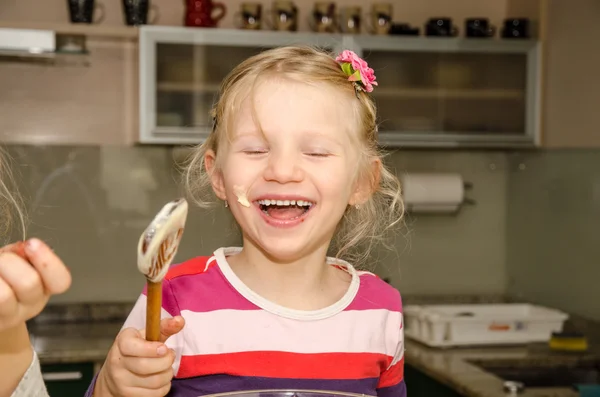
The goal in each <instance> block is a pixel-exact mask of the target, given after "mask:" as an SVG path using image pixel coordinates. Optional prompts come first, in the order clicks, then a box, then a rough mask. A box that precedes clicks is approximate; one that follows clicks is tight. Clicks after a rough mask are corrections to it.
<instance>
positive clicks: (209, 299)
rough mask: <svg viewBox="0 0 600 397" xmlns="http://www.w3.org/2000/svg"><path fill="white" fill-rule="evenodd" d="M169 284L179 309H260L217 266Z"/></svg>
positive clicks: (198, 310) (207, 310)
mask: <svg viewBox="0 0 600 397" xmlns="http://www.w3.org/2000/svg"><path fill="white" fill-rule="evenodd" d="M170 284H171V288H172V289H173V294H174V295H175V296H176V297H177V303H178V305H179V309H180V310H189V311H193V312H210V311H213V310H223V309H236V310H259V309H260V308H259V307H258V306H256V305H255V304H253V303H251V302H249V301H248V300H246V298H244V297H243V296H242V295H240V294H239V293H238V292H237V291H236V290H235V289H234V288H233V286H232V285H231V284H229V282H228V281H227V279H226V278H225V276H224V275H223V273H222V272H221V269H219V267H218V266H211V267H210V268H209V269H208V270H207V271H206V272H204V273H200V274H194V275H190V276H181V277H177V278H175V279H173V280H171V281H170Z"/></svg>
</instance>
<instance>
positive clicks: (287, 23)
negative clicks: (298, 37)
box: [265, 0, 298, 32]
mask: <svg viewBox="0 0 600 397" xmlns="http://www.w3.org/2000/svg"><path fill="white" fill-rule="evenodd" d="M268 14H269V15H270V16H271V18H270V19H266V20H265V21H266V22H267V24H268V25H269V28H271V29H273V30H281V31H291V32H293V31H296V30H298V7H296V5H295V4H294V2H293V1H289V0H275V1H274V2H273V4H272V6H271V9H270V10H269V12H268Z"/></svg>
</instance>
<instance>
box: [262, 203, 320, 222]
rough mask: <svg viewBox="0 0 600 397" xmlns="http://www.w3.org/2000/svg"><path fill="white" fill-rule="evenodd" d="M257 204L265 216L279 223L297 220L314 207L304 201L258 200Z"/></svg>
mask: <svg viewBox="0 0 600 397" xmlns="http://www.w3.org/2000/svg"><path fill="white" fill-rule="evenodd" d="M257 204H258V206H259V208H260V210H261V211H262V212H263V213H264V214H265V215H267V216H268V217H270V218H273V219H276V220H280V221H293V220H296V219H299V218H300V217H302V216H303V215H305V214H306V213H307V212H308V211H309V210H310V209H311V208H312V207H313V205H314V203H312V202H310V201H305V200H258V201H257Z"/></svg>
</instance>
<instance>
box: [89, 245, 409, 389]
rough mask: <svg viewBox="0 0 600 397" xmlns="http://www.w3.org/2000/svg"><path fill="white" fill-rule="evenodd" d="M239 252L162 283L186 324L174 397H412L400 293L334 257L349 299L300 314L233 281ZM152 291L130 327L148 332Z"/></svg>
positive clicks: (177, 345)
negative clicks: (267, 392) (296, 394)
mask: <svg viewBox="0 0 600 397" xmlns="http://www.w3.org/2000/svg"><path fill="white" fill-rule="evenodd" d="M240 250H241V249H240V248H221V249H219V250H217V251H215V252H214V255H213V256H211V257H198V258H194V259H192V260H189V261H187V262H184V263H182V264H180V265H177V266H173V267H172V268H171V269H169V272H168V273H167V275H166V277H165V279H164V281H163V298H162V317H163V318H164V317H172V316H176V315H181V316H183V317H184V318H185V321H186V324H185V327H184V329H183V330H182V331H181V332H179V333H178V334H176V335H174V336H172V337H171V338H169V339H168V341H167V342H166V344H167V346H169V347H170V348H172V349H174V350H175V353H176V359H175V362H174V364H173V368H174V371H175V377H174V379H173V381H172V387H171V391H170V393H169V396H173V397H175V396H176V397H196V396H201V395H207V394H213V393H223V392H230V391H243V390H259V389H304V390H307V389H310V390H329V391H340V392H350V393H359V394H366V395H371V396H382V397H388V396H390V397H391V396H397V397H405V396H406V388H405V384H404V378H403V372H404V339H403V324H402V303H401V299H400V294H399V292H398V291H397V290H396V289H394V288H393V287H391V286H390V285H388V284H387V283H385V282H384V281H382V280H381V279H380V278H378V277H377V276H375V275H374V274H372V273H368V272H360V271H357V270H355V269H354V267H352V266H351V265H350V264H348V263H346V262H344V261H339V260H335V259H332V258H329V259H328V263H329V264H330V265H334V266H337V267H339V268H340V269H342V270H345V271H347V272H348V273H349V274H350V275H351V276H352V279H351V282H350V287H349V288H348V290H347V292H346V294H345V295H344V296H343V297H342V298H341V299H340V300H339V301H337V302H336V303H334V304H333V305H331V306H328V307H326V308H323V309H320V310H315V311H302V310H292V309H288V308H285V307H282V306H279V305H277V304H275V303H273V302H270V301H268V300H266V299H265V298H263V297H261V296H259V295H257V294H256V293H255V292H253V291H252V290H251V289H250V288H248V287H247V286H246V285H245V284H244V283H243V282H242V281H241V280H240V279H239V278H238V277H237V276H236V275H235V273H234V272H233V271H232V269H231V267H230V266H229V264H228V263H227V259H226V257H227V256H229V255H232V254H235V253H238V252H240ZM145 293H146V291H145V289H144V292H143V293H142V294H141V296H140V297H139V299H138V301H137V302H136V304H135V306H134V308H133V310H132V312H131V314H130V315H129V317H128V318H127V320H126V322H125V325H124V327H135V328H137V329H143V328H144V327H145V316H146V296H145ZM92 388H93V385H92V387H90V391H89V392H90V393H88V395H91V389H92Z"/></svg>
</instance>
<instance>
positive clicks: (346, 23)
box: [339, 6, 362, 34]
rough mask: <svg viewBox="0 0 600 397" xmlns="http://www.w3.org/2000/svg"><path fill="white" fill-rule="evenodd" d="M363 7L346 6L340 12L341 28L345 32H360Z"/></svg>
mask: <svg viewBox="0 0 600 397" xmlns="http://www.w3.org/2000/svg"><path fill="white" fill-rule="evenodd" d="M361 14H362V11H361V8H360V7H358V6H348V7H344V8H343V9H342V11H341V13H340V18H339V19H340V21H339V29H340V31H341V32H344V33H352V34H356V33H360V29H361Z"/></svg>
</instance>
